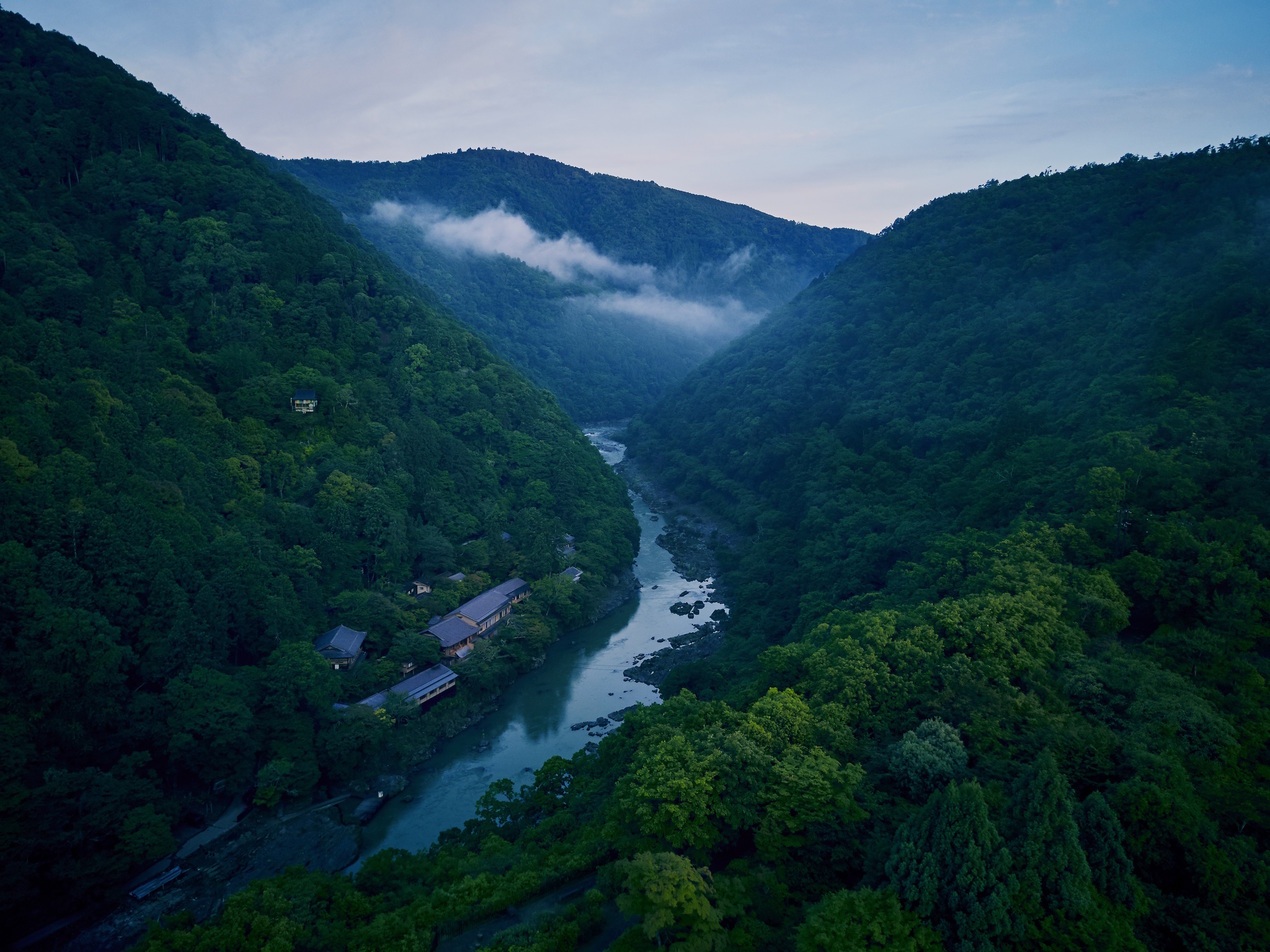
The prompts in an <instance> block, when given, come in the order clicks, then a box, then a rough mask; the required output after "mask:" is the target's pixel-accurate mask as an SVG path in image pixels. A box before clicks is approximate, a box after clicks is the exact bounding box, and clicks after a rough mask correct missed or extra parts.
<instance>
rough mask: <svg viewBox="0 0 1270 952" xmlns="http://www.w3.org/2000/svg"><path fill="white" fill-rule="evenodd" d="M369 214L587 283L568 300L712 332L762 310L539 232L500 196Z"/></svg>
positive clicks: (439, 240)
mask: <svg viewBox="0 0 1270 952" xmlns="http://www.w3.org/2000/svg"><path fill="white" fill-rule="evenodd" d="M371 217H372V218H373V219H375V220H376V221H378V222H382V223H384V224H389V225H407V226H410V227H413V228H415V229H417V230H418V231H419V233H420V235H421V236H422V237H423V240H424V241H426V242H427V243H429V244H431V245H433V246H435V247H438V248H443V249H445V250H447V251H451V252H457V253H464V254H474V255H481V256H486V257H492V256H494V255H506V256H507V257H509V258H515V259H516V260H517V261H520V262H522V263H524V264H526V265H528V266H529V267H531V268H537V269H538V270H540V271H545V272H546V273H547V274H549V275H551V276H552V277H553V278H555V279H556V280H557V281H564V282H570V283H580V284H582V285H583V286H584V287H586V286H587V285H590V287H589V289H588V290H586V291H584V293H581V294H575V295H573V296H572V297H570V298H569V299H568V301H567V303H568V305H569V306H570V307H582V308H588V309H590V310H591V311H593V312H596V313H602V314H609V315H612V316H615V317H627V318H635V319H639V320H644V321H650V322H653V323H655V324H660V325H663V326H667V327H673V328H676V329H678V330H681V331H688V332H691V333H695V334H700V335H702V336H705V337H715V338H718V337H734V336H736V335H737V334H739V333H741V331H743V330H745V329H746V328H749V327H752V326H753V325H754V324H757V323H758V322H759V320H761V319H762V317H763V315H762V314H761V313H756V312H754V311H751V310H749V309H748V308H746V306H745V305H744V304H742V303H741V302H740V301H738V300H736V299H735V298H732V297H726V296H720V295H718V294H715V295H710V294H698V295H695V296H685V295H684V294H682V292H681V290H677V287H676V286H678V285H681V284H682V282H683V280H684V276H683V275H681V274H662V273H659V272H658V270H657V269H656V268H655V267H653V266H652V265H648V264H627V263H624V262H620V261H614V260H613V259H612V258H610V257H608V256H607V255H605V254H603V253H601V252H600V251H598V250H596V248H595V246H594V245H592V244H590V243H589V242H587V241H584V240H583V239H582V238H579V237H578V236H577V235H574V234H570V233H566V234H564V235H561V236H560V237H559V238H546V237H544V236H543V235H541V234H539V233H538V232H537V231H535V230H534V229H533V227H531V226H530V225H529V223H528V222H526V221H525V220H524V219H523V218H521V217H520V216H519V215H514V214H512V213H511V212H509V211H507V209H506V208H505V207H504V206H503V205H501V204H500V205H499V206H498V207H497V208H488V209H486V210H485V211H483V212H479V213H477V214H476V215H473V216H471V217H470V218H464V217H462V216H459V215H454V214H452V213H450V212H448V211H446V210H444V209H441V208H437V207H436V206H433V205H426V204H415V205H404V204H402V203H401V202H394V201H387V200H384V201H379V202H376V203H375V204H374V206H373V207H372V208H371ZM754 254H755V252H754V248H753V246H749V245H747V246H746V247H745V248H742V249H740V250H739V251H735V252H733V253H732V254H731V255H729V256H728V257H727V258H726V259H725V260H723V261H721V262H719V263H717V264H708V265H705V266H703V267H702V269H701V271H702V274H703V275H705V274H707V273H711V272H712V273H714V274H715V275H719V276H722V277H723V278H724V280H725V281H726V282H727V283H731V282H732V281H734V280H735V279H736V278H737V277H739V276H740V274H741V273H742V272H743V271H745V269H746V268H747V267H748V266H749V264H750V262H751V261H752V259H753V258H754Z"/></svg>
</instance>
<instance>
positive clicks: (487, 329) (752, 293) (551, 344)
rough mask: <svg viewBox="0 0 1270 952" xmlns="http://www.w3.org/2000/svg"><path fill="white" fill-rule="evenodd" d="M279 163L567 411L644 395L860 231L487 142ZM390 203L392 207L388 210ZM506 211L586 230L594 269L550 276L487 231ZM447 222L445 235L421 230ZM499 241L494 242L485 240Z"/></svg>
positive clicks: (574, 232)
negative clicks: (416, 155) (422, 153)
mask: <svg viewBox="0 0 1270 952" xmlns="http://www.w3.org/2000/svg"><path fill="white" fill-rule="evenodd" d="M278 164H279V165H280V166H281V167H283V168H285V169H287V170H288V171H290V172H291V173H293V174H294V175H296V176H297V177H298V178H299V179H300V180H301V181H303V182H304V183H305V184H306V185H308V186H309V187H310V188H313V189H314V190H315V191H316V192H318V194H320V195H323V196H325V197H326V198H329V199H330V200H331V201H332V202H333V203H334V204H335V205H336V206H337V207H339V208H340V209H341V210H343V211H344V212H345V214H346V215H347V216H348V217H349V218H350V219H351V220H352V221H354V222H355V223H356V224H357V226H358V227H359V228H360V229H361V230H362V231H363V233H364V234H365V235H366V236H367V237H368V238H369V239H370V240H371V241H373V242H374V243H375V244H376V245H378V246H379V247H380V248H382V249H384V250H385V251H387V252H388V253H389V254H391V255H392V257H393V258H394V260H396V261H397V262H398V264H400V265H401V266H402V267H403V268H405V269H406V270H407V271H408V272H410V273H411V274H414V275H415V276H416V277H419V278H420V279H421V280H423V281H424V282H425V283H426V284H428V285H429V286H430V287H432V288H434V289H435V290H436V291H437V293H438V294H439V295H440V297H441V298H442V300H444V301H445V303H446V304H447V305H448V306H449V307H451V308H452V309H453V310H454V312H455V313H456V314H457V315H458V316H459V317H460V318H461V319H462V320H463V321H464V322H466V323H467V324H468V325H469V326H471V327H473V328H474V329H476V330H477V331H479V332H480V333H481V334H482V335H483V336H484V337H485V338H486V340H488V341H489V342H490V344H491V346H493V347H494V348H495V349H496V350H497V351H498V352H499V353H500V354H502V355H503V356H504V357H506V358H507V359H508V360H510V361H512V362H513V363H514V364H515V365H516V366H517V367H519V368H521V369H522V370H523V371H524V372H526V373H527V374H528V375H529V376H530V377H531V378H532V379H533V380H534V381H536V382H537V383H538V384H540V385H541V386H544V387H546V388H548V389H550V390H552V391H553V392H554V393H555V394H556V395H557V396H558V397H559V398H560V400H561V403H562V404H563V405H564V407H565V409H566V410H567V411H569V413H570V414H572V415H573V417H574V418H575V419H601V418H618V417H624V416H628V415H629V414H630V413H632V412H633V411H634V410H637V409H641V408H644V407H647V406H649V405H650V404H651V403H652V402H653V400H655V399H656V398H657V397H658V396H660V394H661V393H662V392H663V391H664V390H665V389H666V387H667V386H669V385H670V384H672V383H674V382H675V381H678V380H679V379H681V378H682V377H683V376H684V375H685V374H686V373H687V372H688V370H690V369H691V368H692V367H694V366H696V365H697V364H698V363H700V362H701V361H702V360H703V359H704V358H705V357H706V355H708V354H709V353H710V352H711V351H713V350H714V349H715V348H717V347H718V346H719V345H720V344H721V343H723V342H724V341H726V340H730V339H731V338H733V337H735V336H736V335H737V334H739V333H741V332H742V331H744V330H746V329H748V328H749V327H750V326H752V324H753V323H754V322H755V321H756V320H757V319H758V318H759V316H761V315H762V314H765V313H766V312H768V311H770V310H771V309H773V308H775V307H777V306H779V305H781V304H784V303H785V302H786V301H788V300H789V299H790V298H791V297H793V296H794V295H795V294H797V293H798V292H799V291H801V290H802V289H803V288H804V287H805V286H806V284H807V282H808V281H810V280H811V279H812V278H814V277H816V276H817V275H819V274H821V273H823V272H825V271H827V270H829V269H830V268H832V267H834V266H835V265H836V264H837V263H838V262H839V261H841V260H842V259H843V258H845V257H846V256H847V255H849V254H851V253H852V252H853V251H855V250H856V249H857V248H858V247H860V245H862V244H863V243H864V241H865V239H866V238H867V236H866V235H865V234H864V233H863V232H860V231H855V230H853V229H848V228H837V229H828V228H817V227H812V226H810V225H803V224H797V223H795V222H789V221H784V220H782V219H778V218H773V217H771V216H770V215H764V214H762V213H760V212H756V211H754V210H753V209H750V208H746V207H744V206H740V205H730V204H727V203H725V202H720V201H716V200H714V199H709V198H704V197H702V196H699V195H690V194H688V193H685V192H680V191H676V190H674V189H669V188H663V187H661V186H658V185H656V184H655V183H653V182H635V181H630V180H626V179H620V178H615V177H613V176H610V175H597V174H592V173H589V172H586V171H584V170H582V169H578V168H573V167H571V166H567V165H563V164H561V163H559V162H554V161H552V160H550V159H545V158H542V157H540V156H534V155H523V154H520V153H516V152H506V151H502V150H497V149H480V150H468V151H465V152H459V153H455V154H443V155H432V156H427V157H425V158H422V159H418V160H416V161H413V162H402V163H393V162H343V161H334V160H319V159H299V160H292V161H285V162H279V163H278ZM385 201H387V202H391V203H395V205H394V208H395V210H396V214H394V215H385V214H383V206H382V204H380V203H383V202H385ZM377 206H378V213H377ZM403 209H404V210H405V211H406V214H402V210H403ZM494 210H501V213H502V214H503V215H505V216H506V217H500V219H499V220H498V221H496V222H489V221H486V222H485V223H484V224H485V225H486V230H484V231H482V232H481V234H480V240H481V241H483V242H484V244H482V245H481V251H480V253H473V250H472V247H471V245H470V244H468V245H462V243H461V242H460V245H462V247H461V248H460V247H456V245H455V242H454V239H455V237H456V235H455V234H454V231H455V226H456V225H460V224H461V223H469V224H470V223H473V222H475V223H476V224H475V225H473V227H474V228H479V227H480V223H481V219H480V218H479V217H478V216H481V215H482V214H484V215H485V216H489V215H491V214H492V213H493V211H494ZM512 216H514V217H516V218H519V219H521V220H522V221H523V223H524V224H525V225H526V226H527V228H528V229H532V232H533V233H534V235H536V236H537V238H536V239H533V240H534V241H540V242H541V243H542V244H538V245H534V246H533V247H539V248H543V247H545V248H546V249H548V250H551V249H555V250H557V251H566V252H567V250H569V248H570V247H571V248H573V249H574V250H576V249H577V248H578V247H579V244H578V243H582V244H584V245H585V246H587V247H589V248H590V249H591V250H592V251H594V252H595V253H596V254H597V255H598V256H599V257H600V258H602V259H603V261H602V262H601V264H602V265H603V267H602V269H601V270H600V271H588V270H587V269H586V268H581V269H578V271H577V272H576V273H569V274H561V273H559V272H557V273H556V274H555V275H554V276H553V275H552V274H551V273H549V272H548V271H546V270H544V269H543V266H542V264H541V262H539V263H538V264H537V265H533V262H532V261H531V262H530V263H526V261H525V260H523V259H522V258H518V257H516V256H515V251H514V250H512V249H513V248H520V249H521V253H522V254H523V248H524V245H523V243H522V244H516V240H520V241H522V242H523V240H524V238H525V236H524V235H522V234H520V233H519V232H517V234H516V235H515V236H507V235H501V236H500V235H496V234H491V232H490V230H489V229H490V228H491V227H502V228H506V227H507V226H508V224H509V222H511V221H512ZM442 220H443V221H445V222H446V223H447V225H448V226H449V227H448V228H447V229H446V230H445V233H444V234H443V233H441V232H437V231H431V232H430V230H429V229H430V228H431V226H432V225H434V224H435V223H436V222H437V221H442ZM421 222H422V223H423V224H422V227H421V224H420V223H421ZM499 237H502V238H503V239H504V240H503V241H502V242H500V241H499V240H498V238H499ZM447 242H448V243H447ZM562 244H563V245H564V247H562ZM499 247H502V248H504V253H502V254H498V253H494V250H493V249H495V248H499ZM464 249H465V250H464ZM529 257H531V258H532V257H533V256H532V255H530V256H529Z"/></svg>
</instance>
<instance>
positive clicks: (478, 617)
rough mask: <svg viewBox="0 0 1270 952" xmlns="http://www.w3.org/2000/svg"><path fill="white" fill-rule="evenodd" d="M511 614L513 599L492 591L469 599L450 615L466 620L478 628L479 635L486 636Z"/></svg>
mask: <svg viewBox="0 0 1270 952" xmlns="http://www.w3.org/2000/svg"><path fill="white" fill-rule="evenodd" d="M511 612H512V603H511V599H509V598H508V597H507V596H506V595H504V594H502V593H501V592H497V591H495V590H494V589H490V590H489V591H487V592H481V594H479V595H477V596H476V597H475V598H470V599H468V600H467V601H466V602H464V603H463V604H462V605H460V606H459V607H458V608H456V609H454V611H452V612H450V614H451V615H458V616H460V617H463V618H466V619H467V620H468V621H470V622H471V623H472V624H473V625H475V626H476V631H477V634H484V633H485V632H487V631H489V630H490V629H491V628H493V627H494V626H495V625H497V624H498V623H499V622H500V621H502V620H503V619H504V618H506V617H507V616H508V615H510V614H511Z"/></svg>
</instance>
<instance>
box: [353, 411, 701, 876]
mask: <svg viewBox="0 0 1270 952" xmlns="http://www.w3.org/2000/svg"><path fill="white" fill-rule="evenodd" d="M587 436H588V437H589V438H590V439H591V441H592V442H593V443H594V444H595V445H596V447H597V448H598V449H599V451H600V454H601V455H602V456H603V457H604V459H605V461H606V462H608V463H609V465H616V464H617V463H618V462H619V461H620V460H621V458H622V455H623V453H624V452H625V447H623V446H622V445H621V444H620V443H617V442H615V441H614V440H613V439H612V438H611V437H610V436H609V433H608V431H606V430H604V429H593V430H590V431H588V432H587ZM631 502H632V504H633V506H634V510H635V517H636V518H637V519H638V520H639V525H640V547H639V555H638V556H637V557H636V559H635V566H634V570H635V577H636V578H637V579H639V581H640V585H641V588H640V590H639V591H638V592H637V593H636V594H635V596H634V597H632V598H631V599H630V601H628V602H626V603H625V604H624V605H622V606H621V607H620V608H618V609H617V610H616V611H614V612H613V613H612V614H610V615H608V616H606V617H605V618H603V619H601V620H600V621H599V622H597V623H596V624H594V625H590V626H588V627H586V628H581V629H578V630H577V631H573V632H570V633H569V634H567V635H565V636H564V637H562V638H561V639H560V641H558V642H557V643H556V644H554V645H552V646H551V647H550V648H549V649H548V651H547V657H546V660H545V661H544V662H543V664H542V666H541V667H539V668H536V669H535V670H533V671H530V672H529V673H527V674H525V675H524V676H522V677H521V678H520V679H519V680H518V681H517V682H516V683H515V684H514V685H513V686H512V687H511V688H510V689H508V691H507V692H506V693H505V694H504V695H503V696H502V698H501V700H500V707H499V709H498V710H497V711H495V712H493V713H492V714H489V715H487V716H486V717H485V718H484V719H483V720H482V721H481V722H480V723H479V724H476V725H475V726H473V727H470V728H468V729H467V730H465V731H464V732H462V733H461V734H458V735H456V736H455V737H453V738H451V739H450V740H448V741H445V742H443V743H441V744H439V745H438V747H437V752H436V754H435V755H434V756H433V757H432V758H431V759H430V760H429V761H428V763H427V766H426V767H425V769H424V770H423V771H422V772H421V773H420V774H418V775H416V776H415V777H414V778H412V780H411V782H410V785H409V787H408V788H407V789H406V790H405V792H404V793H403V794H402V795H401V796H398V797H396V798H394V799H393V800H392V801H391V802H390V803H388V804H387V805H386V806H385V807H384V809H383V810H381V811H380V813H379V815H378V816H376V817H375V819H374V820H372V821H371V823H370V824H369V825H368V826H367V827H366V829H365V835H364V837H363V841H362V857H363V858H365V857H366V856H369V855H370V854H372V853H374V852H376V851H378V850H381V849H384V848H386V847H399V848H401V849H407V850H421V849H427V848H428V847H429V846H431V845H432V844H433V843H434V842H435V841H436V838H437V834H439V833H440V832H441V831H443V830H446V829H449V828H450V827H452V826H462V825H463V822H464V821H465V820H467V819H469V818H471V817H472V816H473V815H474V814H475V807H476V801H477V799H478V798H479V797H480V796H481V794H483V793H484V792H485V790H486V788H488V787H489V785H490V784H491V783H493V782H494V781H495V780H498V779H500V778H502V777H509V778H511V779H512V781H513V782H514V783H515V784H516V785H517V786H519V785H520V784H522V783H528V782H530V781H532V780H533V772H534V770H536V769H537V768H538V767H540V766H541V765H542V764H543V762H544V761H546V760H547V758H549V757H552V756H554V755H557V754H558V755H560V756H562V757H570V756H572V755H573V754H574V753H575V752H577V751H578V750H580V749H581V748H582V747H584V746H585V745H586V744H587V743H588V742H590V741H593V740H597V739H598V738H599V737H600V736H602V735H603V734H605V733H607V732H609V731H612V730H614V729H616V727H617V724H616V723H610V724H609V725H608V726H607V727H582V728H580V729H577V730H574V729H573V727H574V725H576V724H581V723H583V722H588V721H589V722H594V721H595V720H597V719H598V718H601V717H604V718H608V717H609V715H610V714H612V713H613V712H615V711H620V710H622V709H623V708H626V707H630V706H631V705H634V704H656V703H658V702H659V701H660V696H659V695H658V693H657V689H656V688H655V687H652V686H651V685H647V684H642V683H640V682H637V681H631V680H628V679H627V678H626V677H625V676H624V675H623V673H622V672H623V671H625V670H626V669H627V668H630V667H631V666H632V665H634V664H635V663H636V661H637V659H638V658H639V657H642V656H644V655H648V654H652V653H653V652H655V651H657V650H659V649H661V648H664V647H666V646H667V643H668V641H669V639H670V638H671V637H673V636H675V635H681V634H684V633H686V632H689V631H691V630H692V625H693V623H694V622H693V621H690V620H688V619H686V618H684V617H683V616H680V615H676V614H674V613H672V612H671V611H670V607H671V605H673V604H675V603H676V602H681V601H687V602H695V601H703V602H705V608H704V609H703V610H701V613H700V615H698V617H697V620H698V621H704V620H706V619H708V618H709V617H710V613H711V612H713V611H714V610H715V609H718V608H722V607H724V606H723V605H722V604H721V603H719V602H716V601H713V600H712V597H711V593H712V590H713V585H712V580H707V581H706V582H689V581H688V580H686V579H685V578H684V577H683V576H682V575H680V574H679V573H678V572H676V571H675V568H674V565H673V564H672V563H671V559H670V554H669V553H668V552H667V551H666V550H665V549H663V548H662V547H661V546H659V545H658V544H657V543H656V541H655V540H656V538H657V536H658V535H659V534H660V532H661V529H662V523H661V521H660V519H659V517H658V516H657V514H655V513H654V512H652V511H651V510H650V509H649V508H648V506H647V505H646V504H645V502H644V500H643V499H642V498H640V497H639V496H638V495H634V494H632V497H631ZM459 674H460V676H461V675H462V668H461V667H460V668H459ZM407 798H409V799H407Z"/></svg>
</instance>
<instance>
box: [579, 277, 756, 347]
mask: <svg viewBox="0 0 1270 952" xmlns="http://www.w3.org/2000/svg"><path fill="white" fill-rule="evenodd" d="M575 300H577V299H575ZM583 300H584V301H585V303H587V304H589V305H591V306H592V307H594V308H595V309H596V310H599V311H603V312H605V313H608V314H615V315H625V316H628V317H637V318H642V319H643V320H646V321H652V322H654V323H657V324H665V325H668V326H671V327H676V328H679V329H680V330H687V331H694V332H696V333H699V334H702V335H706V336H710V337H719V336H725V337H734V336H736V335H737V334H739V333H741V332H742V331H743V330H745V329H747V328H749V327H753V326H754V325H755V324H757V323H758V322H759V320H760V319H761V318H762V316H763V315H761V314H756V313H754V312H753V311H751V310H749V309H748V308H746V307H745V305H744V304H742V303H741V302H740V301H738V300H736V299H735V298H722V299H718V300H713V301H702V300H690V299H687V298H681V297H676V296H674V295H672V294H667V293H666V292H664V291H662V290H660V289H659V288H656V287H654V286H652V285H644V286H643V287H641V288H639V289H638V290H636V291H633V292H632V291H608V292H605V293H603V294H595V295H589V296H587V297H586V298H585V299H583Z"/></svg>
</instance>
